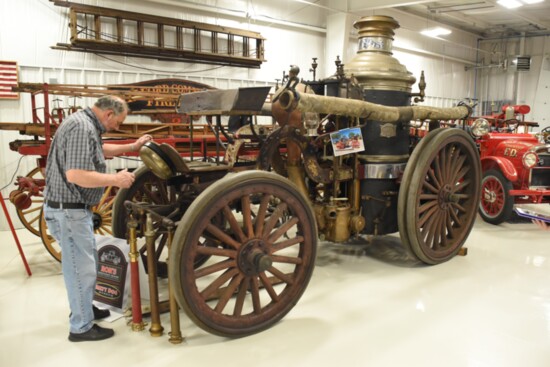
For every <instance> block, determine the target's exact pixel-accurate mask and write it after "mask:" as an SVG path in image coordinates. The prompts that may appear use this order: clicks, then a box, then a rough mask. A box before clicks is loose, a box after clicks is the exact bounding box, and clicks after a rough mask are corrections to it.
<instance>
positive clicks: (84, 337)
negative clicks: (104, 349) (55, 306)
mask: <svg viewBox="0 0 550 367" xmlns="http://www.w3.org/2000/svg"><path fill="white" fill-rule="evenodd" d="M113 335H115V332H114V331H113V329H107V328H103V327H101V326H99V325H95V324H94V326H92V328H91V329H90V330H88V331H86V332H85V333H80V334H76V333H69V340H70V341H72V342H88V341H90V342H92V341H96V340H103V339H108V338H110V337H112V336H113Z"/></svg>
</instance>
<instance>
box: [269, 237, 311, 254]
mask: <svg viewBox="0 0 550 367" xmlns="http://www.w3.org/2000/svg"><path fill="white" fill-rule="evenodd" d="M303 241H304V237H303V236H296V237H294V238H290V239H288V240H286V241H281V242H277V243H274V244H273V245H271V252H272V253H275V252H277V251H280V250H283V249H285V248H287V247H290V246H294V245H296V244H298V243H301V242H303Z"/></svg>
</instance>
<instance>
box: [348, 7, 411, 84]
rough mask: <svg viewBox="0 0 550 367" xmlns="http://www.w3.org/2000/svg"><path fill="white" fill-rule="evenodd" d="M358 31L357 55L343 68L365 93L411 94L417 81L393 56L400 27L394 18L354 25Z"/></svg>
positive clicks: (373, 18)
mask: <svg viewBox="0 0 550 367" xmlns="http://www.w3.org/2000/svg"><path fill="white" fill-rule="evenodd" d="M353 26H354V27H355V28H356V29H358V30H359V45H358V49H357V55H356V56H355V57H354V58H353V59H352V60H351V61H350V62H348V63H347V64H346V65H345V66H344V70H345V73H346V75H351V74H353V75H354V76H355V77H356V78H357V80H358V81H359V84H360V85H361V86H362V88H363V90H368V89H374V90H391V91H400V92H408V93H410V92H411V86H412V85H413V84H414V83H415V82H416V78H415V77H414V76H413V75H412V74H411V73H410V72H409V71H408V70H407V68H406V67H405V66H403V65H401V64H400V63H399V61H398V60H397V59H396V58H395V57H393V56H392V46H393V36H394V35H395V32H394V30H395V29H397V28H399V23H398V22H397V21H396V20H395V19H393V18H392V17H388V16H384V15H373V16H367V17H363V18H361V19H360V20H358V21H357V22H355V23H354V24H353Z"/></svg>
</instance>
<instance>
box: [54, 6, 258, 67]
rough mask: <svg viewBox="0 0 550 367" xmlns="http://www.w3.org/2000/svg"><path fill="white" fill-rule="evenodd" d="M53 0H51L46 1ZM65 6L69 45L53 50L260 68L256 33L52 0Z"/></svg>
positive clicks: (55, 47)
mask: <svg viewBox="0 0 550 367" xmlns="http://www.w3.org/2000/svg"><path fill="white" fill-rule="evenodd" d="M50 1H52V0H50ZM53 3H54V4H55V5H58V6H64V7H68V8H69V28H70V31H71V39H70V41H71V43H70V44H66V43H57V45H56V46H53V47H52V48H53V49H59V50H68V51H85V52H93V53H102V54H109V55H124V56H133V57H145V58H154V59H158V60H164V61H182V62H192V63H203V64H215V65H228V66H239V67H247V68H259V67H260V65H261V63H262V62H263V61H265V60H264V41H265V39H264V38H263V37H262V36H261V35H260V34H259V33H257V32H252V31H246V30H241V29H236V28H229V27H221V26H215V25H211V24H206V23H197V22H190V21H185V20H180V19H173V18H166V17H160V16H154V15H148V14H141V13H134V12H128V11H122V10H116V9H109V8H102V7H96V6H90V5H82V4H76V3H71V2H69V1H58V0H54V1H53Z"/></svg>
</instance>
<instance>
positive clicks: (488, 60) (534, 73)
mask: <svg viewBox="0 0 550 367" xmlns="http://www.w3.org/2000/svg"><path fill="white" fill-rule="evenodd" d="M480 49H482V50H484V51H485V53H483V57H481V58H480V65H481V68H480V69H479V70H478V74H479V85H480V93H481V96H482V98H483V99H484V100H485V101H488V102H489V103H490V102H492V101H503V100H504V101H509V102H510V103H512V104H527V105H529V106H530V107H531V113H530V114H528V115H526V120H528V121H535V122H538V123H539V125H540V129H542V128H544V127H547V126H550V104H549V103H548V95H549V91H550V61H549V60H550V59H549V58H550V37H549V36H540V37H528V38H525V37H512V38H506V39H496V40H485V41H482V42H480ZM518 55H526V56H530V57H531V69H530V70H529V71H523V72H518V71H516V69H515V66H514V65H513V64H512V60H513V59H514V58H515V57H516V56H518ZM505 61H506V68H505V67H498V65H504V62H505Z"/></svg>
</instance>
